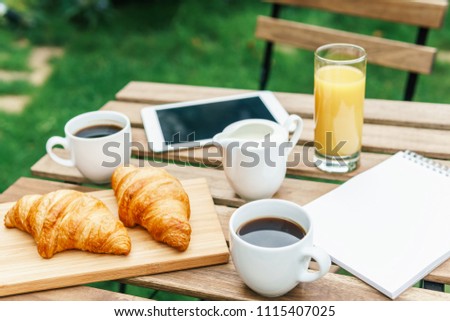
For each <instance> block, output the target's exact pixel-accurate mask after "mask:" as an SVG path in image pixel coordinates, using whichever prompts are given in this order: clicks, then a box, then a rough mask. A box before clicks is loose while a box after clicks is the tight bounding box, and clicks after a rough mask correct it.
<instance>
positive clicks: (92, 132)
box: [75, 124, 123, 138]
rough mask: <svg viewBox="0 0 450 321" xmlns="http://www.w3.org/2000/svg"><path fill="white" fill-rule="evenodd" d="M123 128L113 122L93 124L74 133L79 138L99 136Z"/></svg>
mask: <svg viewBox="0 0 450 321" xmlns="http://www.w3.org/2000/svg"><path fill="white" fill-rule="evenodd" d="M122 129H123V128H122V127H120V126H117V125H113V124H105V125H94V126H89V127H85V128H82V129H80V130H78V131H77V132H76V133H75V136H77V137H80V138H100V137H105V136H109V135H112V134H115V133H117V132H119V131H121V130H122Z"/></svg>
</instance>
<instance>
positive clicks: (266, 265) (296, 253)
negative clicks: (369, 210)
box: [229, 199, 331, 297]
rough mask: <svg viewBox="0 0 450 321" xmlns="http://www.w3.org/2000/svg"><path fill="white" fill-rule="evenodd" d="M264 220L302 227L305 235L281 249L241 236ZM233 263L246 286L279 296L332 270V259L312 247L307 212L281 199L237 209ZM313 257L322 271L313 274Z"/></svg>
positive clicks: (232, 221)
mask: <svg viewBox="0 0 450 321" xmlns="http://www.w3.org/2000/svg"><path fill="white" fill-rule="evenodd" d="M261 218H280V219H284V220H287V221H290V222H293V223H295V224H297V225H300V226H301V227H303V229H304V231H305V232H306V234H305V236H304V237H303V238H302V239H300V240H298V241H297V242H295V243H293V244H290V245H286V246H282V247H266V246H258V245H254V244H251V243H249V242H247V241H245V240H244V239H243V238H242V237H241V236H239V235H238V231H239V229H240V228H241V227H242V226H243V225H245V224H246V223H248V222H251V221H254V220H256V219H261ZM229 229H230V248H231V255H232V258H233V263H234V265H235V267H236V270H237V272H238V274H239V276H240V277H241V278H242V280H243V281H244V283H245V284H246V285H247V286H248V287H250V288H251V289H252V290H254V291H255V292H257V293H259V294H261V295H263V296H267V297H277V296H280V295H283V294H285V293H287V292H289V291H290V290H292V289H293V288H294V287H295V286H297V284H298V283H299V282H311V281H315V280H317V279H319V278H321V277H322V276H323V275H325V274H326V273H327V272H328V270H329V269H330V265H331V260H330V256H329V255H328V254H327V253H325V251H324V250H322V249H320V248H318V247H315V246H314V245H313V226H312V222H311V219H310V217H309V215H308V213H307V212H306V211H305V210H304V209H303V208H302V207H301V206H299V205H297V204H295V203H293V202H289V201H285V200H279V199H264V200H257V201H253V202H249V203H247V204H245V205H243V206H241V207H240V208H238V209H237V210H236V211H235V212H234V213H233V215H232V216H231V219H230V222H229ZM311 258H313V259H314V260H315V261H316V262H317V263H318V266H319V271H315V272H310V271H309V270H308V267H309V263H310V261H311Z"/></svg>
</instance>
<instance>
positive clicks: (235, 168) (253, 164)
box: [213, 115, 303, 200]
mask: <svg viewBox="0 0 450 321" xmlns="http://www.w3.org/2000/svg"><path fill="white" fill-rule="evenodd" d="M291 128H292V129H293V130H294V133H293V134H292V137H291V138H290V139H289V130H290V129H291ZM302 130H303V120H302V119H301V118H300V117H299V116H297V115H290V116H289V117H288V118H287V119H286V121H285V123H284V124H283V125H280V124H278V123H276V122H274V121H270V120H265V119H246V120H241V121H238V122H235V123H233V124H231V125H229V126H227V127H226V128H225V129H224V130H223V132H222V133H219V134H217V135H215V136H214V138H213V143H214V144H216V145H219V146H220V147H221V149H222V156H223V157H222V164H223V169H224V172H225V175H226V178H227V180H228V182H229V184H230V185H231V187H232V188H233V190H234V191H235V192H236V193H237V194H238V195H239V196H240V197H242V198H243V199H245V200H256V199H264V198H270V197H272V196H273V195H274V194H275V193H276V192H277V191H278V189H279V188H280V186H281V184H282V182H283V180H284V178H285V176H286V169H287V161H288V157H289V154H290V153H291V152H292V151H293V148H294V146H295V145H296V144H297V142H298V140H299V139H300V135H301V133H302Z"/></svg>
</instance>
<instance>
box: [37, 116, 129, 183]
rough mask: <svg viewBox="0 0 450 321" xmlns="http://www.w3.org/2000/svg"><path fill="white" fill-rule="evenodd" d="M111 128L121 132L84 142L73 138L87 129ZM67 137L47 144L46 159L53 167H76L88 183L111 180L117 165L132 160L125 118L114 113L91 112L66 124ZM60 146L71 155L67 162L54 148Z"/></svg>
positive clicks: (81, 138) (53, 138) (58, 137)
mask: <svg viewBox="0 0 450 321" xmlns="http://www.w3.org/2000/svg"><path fill="white" fill-rule="evenodd" d="M101 125H112V126H117V127H120V128H121V129H120V130H119V131H117V132H115V133H112V134H110V135H107V136H103V137H96V138H84V137H78V136H76V134H77V133H78V132H79V131H80V130H82V129H86V128H89V127H94V126H101ZM64 133H65V135H66V137H60V136H53V137H51V138H50V139H49V140H48V141H47V144H46V150H47V153H48V155H49V156H50V157H51V159H53V160H54V161H55V162H56V163H58V164H60V165H63V166H68V167H76V168H78V170H79V171H80V172H81V174H82V175H83V176H85V177H86V178H87V179H88V180H90V181H92V182H94V183H98V184H103V183H108V182H110V180H111V176H112V173H113V171H114V169H115V168H117V167H118V166H119V165H121V164H124V163H125V162H128V161H129V159H130V156H131V125H130V120H129V119H128V117H127V116H125V115H124V114H122V113H118V112H115V111H93V112H88V113H84V114H81V115H78V116H76V117H74V118H72V119H71V120H69V121H68V122H67V123H66V125H65V127H64ZM56 145H61V146H62V147H64V148H65V149H67V150H69V151H70V159H64V158H61V157H59V156H58V155H56V154H55V153H54V152H53V147H54V146H56Z"/></svg>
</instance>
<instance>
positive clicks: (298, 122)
mask: <svg viewBox="0 0 450 321" xmlns="http://www.w3.org/2000/svg"><path fill="white" fill-rule="evenodd" d="M294 124H295V130H294V133H293V134H292V137H291V140H290V141H289V145H290V147H289V149H288V152H287V154H286V155H289V154H290V153H291V152H292V150H293V149H294V147H295V145H297V143H298V140H299V139H300V135H301V134H302V131H303V119H301V118H300V116H297V115H289V117H288V119H286V121H285V122H284V126H283V127H284V128H285V129H286V130H287V131H288V132H289V131H290V129H291V128H292V126H293V125H294Z"/></svg>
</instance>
